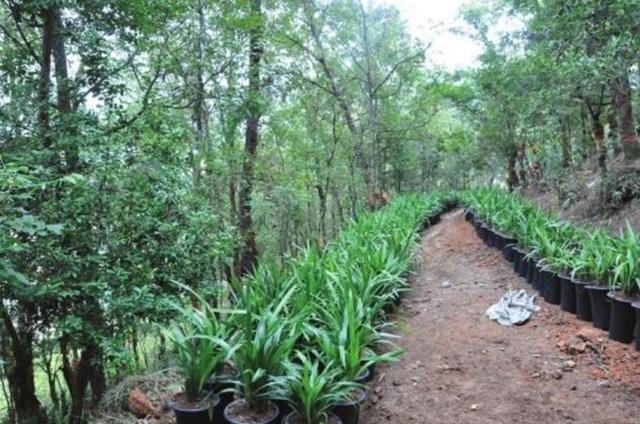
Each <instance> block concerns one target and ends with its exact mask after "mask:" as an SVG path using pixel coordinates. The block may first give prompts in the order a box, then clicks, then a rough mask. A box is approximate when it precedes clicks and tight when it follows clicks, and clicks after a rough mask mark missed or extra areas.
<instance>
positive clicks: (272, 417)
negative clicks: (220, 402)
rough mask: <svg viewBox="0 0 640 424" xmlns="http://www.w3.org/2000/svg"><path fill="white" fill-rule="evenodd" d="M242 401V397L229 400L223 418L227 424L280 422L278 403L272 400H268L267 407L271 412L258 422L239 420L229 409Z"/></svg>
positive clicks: (274, 423) (270, 423)
mask: <svg viewBox="0 0 640 424" xmlns="http://www.w3.org/2000/svg"><path fill="white" fill-rule="evenodd" d="M242 403H244V399H238V400H236V401H233V402H231V403H230V404H229V405H227V407H226V408H225V409H224V419H225V420H227V422H228V423H229V424H277V423H279V422H280V419H281V417H280V409H279V408H278V405H276V404H275V403H274V402H269V407H268V409H269V410H270V412H271V414H269V416H267V417H265V418H264V419H262V420H261V421H259V422H255V421H252V422H251V423H247V422H245V421H241V420H240V419H238V418H236V417H234V416H232V414H231V411H232V410H233V408H234V407H236V406H237V405H240V404H242ZM214 424H217V423H214Z"/></svg>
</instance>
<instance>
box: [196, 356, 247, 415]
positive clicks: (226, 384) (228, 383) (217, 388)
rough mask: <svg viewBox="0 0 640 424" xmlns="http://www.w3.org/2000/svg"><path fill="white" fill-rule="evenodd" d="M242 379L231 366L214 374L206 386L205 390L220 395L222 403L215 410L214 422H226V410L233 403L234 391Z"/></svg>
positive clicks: (238, 372)
mask: <svg viewBox="0 0 640 424" xmlns="http://www.w3.org/2000/svg"><path fill="white" fill-rule="evenodd" d="M239 377H240V371H238V370H237V369H235V368H232V367H231V366H226V368H222V369H221V370H220V371H219V372H216V373H214V374H213V375H212V376H211V377H210V378H209V380H207V381H206V382H205V384H204V390H206V391H211V392H213V393H215V394H217V395H218V397H219V398H220V402H218V404H217V405H216V406H215V408H214V409H213V422H214V423H216V424H217V423H223V422H224V409H225V408H226V407H227V405H229V404H230V403H231V402H233V397H234V394H233V391H232V389H233V388H235V386H236V383H235V381H236V380H238V378H239Z"/></svg>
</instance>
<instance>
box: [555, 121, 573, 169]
mask: <svg viewBox="0 0 640 424" xmlns="http://www.w3.org/2000/svg"><path fill="white" fill-rule="evenodd" d="M558 119H559V123H560V143H561V146H562V166H563V167H564V168H569V167H571V127H570V126H569V119H568V118H567V117H566V116H560V117H559V118H558Z"/></svg>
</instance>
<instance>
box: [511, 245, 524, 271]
mask: <svg viewBox="0 0 640 424" xmlns="http://www.w3.org/2000/svg"><path fill="white" fill-rule="evenodd" d="M523 257H524V253H523V252H522V250H520V249H519V248H518V247H517V246H515V247H514V248H513V272H515V273H516V274H517V273H518V272H519V271H520V261H522V258H523Z"/></svg>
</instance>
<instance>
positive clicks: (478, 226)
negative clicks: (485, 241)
mask: <svg viewBox="0 0 640 424" xmlns="http://www.w3.org/2000/svg"><path fill="white" fill-rule="evenodd" d="M473 227H474V228H475V229H476V234H477V235H478V237H480V238H482V234H481V233H482V221H480V220H479V219H478V220H476V221H475V222H474V223H473Z"/></svg>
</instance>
